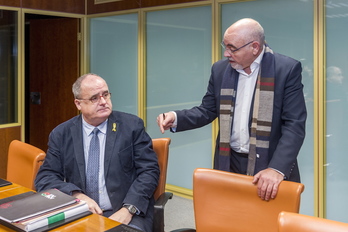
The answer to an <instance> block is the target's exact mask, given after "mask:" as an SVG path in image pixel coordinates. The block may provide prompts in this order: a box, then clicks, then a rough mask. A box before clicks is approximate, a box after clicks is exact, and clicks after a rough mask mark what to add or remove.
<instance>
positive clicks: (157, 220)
mask: <svg viewBox="0 0 348 232" xmlns="http://www.w3.org/2000/svg"><path fill="white" fill-rule="evenodd" d="M172 198H173V193H170V192H164V193H162V194H161V196H159V198H158V199H157V200H156V202H155V206H154V215H153V231H154V232H164V206H165V205H166V203H167V201H168V200H169V199H172Z"/></svg>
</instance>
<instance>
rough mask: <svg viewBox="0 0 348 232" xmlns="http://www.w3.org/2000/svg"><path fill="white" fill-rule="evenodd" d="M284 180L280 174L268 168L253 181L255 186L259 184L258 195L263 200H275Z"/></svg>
mask: <svg viewBox="0 0 348 232" xmlns="http://www.w3.org/2000/svg"><path fill="white" fill-rule="evenodd" d="M283 179H284V177H283V175H282V174H280V173H279V172H277V171H275V170H273V169H271V168H267V169H264V170H262V171H260V172H258V173H257V174H256V175H255V176H254V179H253V184H257V194H258V195H259V197H260V198H261V199H262V200H266V201H268V200H269V199H274V198H275V197H276V195H277V192H278V187H279V184H280V182H282V181H283Z"/></svg>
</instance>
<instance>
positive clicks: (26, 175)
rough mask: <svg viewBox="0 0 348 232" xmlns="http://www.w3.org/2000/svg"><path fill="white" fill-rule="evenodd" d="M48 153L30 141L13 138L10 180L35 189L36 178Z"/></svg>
mask: <svg viewBox="0 0 348 232" xmlns="http://www.w3.org/2000/svg"><path fill="white" fill-rule="evenodd" d="M45 157H46V153H45V152H44V151H42V150H41V149H39V148H37V147H34V146H32V145H30V144H28V143H24V142H21V141H18V140H13V141H12V142H11V143H10V146H9V149H8V162H7V177H6V179H7V180H8V181H11V182H13V183H16V184H19V185H22V186H24V187H27V188H30V189H32V190H35V186H34V180H35V177H36V174H37V172H38V170H39V168H40V166H41V165H42V163H43V161H44V159H45Z"/></svg>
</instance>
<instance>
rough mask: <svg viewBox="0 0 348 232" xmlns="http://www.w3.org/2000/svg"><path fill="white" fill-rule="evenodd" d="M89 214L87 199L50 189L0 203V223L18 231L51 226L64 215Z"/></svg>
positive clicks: (57, 222)
mask: <svg viewBox="0 0 348 232" xmlns="http://www.w3.org/2000/svg"><path fill="white" fill-rule="evenodd" d="M88 214H90V212H89V210H88V205H87V204H86V202H84V201H82V200H79V199H77V198H75V197H72V196H70V195H67V194H65V193H62V192H60V191H59V190H57V189H49V190H46V191H42V192H39V193H34V194H32V195H29V196H25V197H24V198H20V199H17V200H14V201H10V202H6V203H3V204H1V205H0V223H2V224H4V225H6V226H9V227H11V228H12V229H15V230H17V231H33V230H37V229H39V228H52V227H49V226H50V225H60V224H61V223H60V222H65V221H66V222H68V221H67V219H69V218H74V219H77V218H79V217H82V216H86V215H88Z"/></svg>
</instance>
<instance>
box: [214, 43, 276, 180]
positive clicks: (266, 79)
mask: <svg viewBox="0 0 348 232" xmlns="http://www.w3.org/2000/svg"><path fill="white" fill-rule="evenodd" d="M227 70H231V69H227ZM238 76H239V75H234V77H235V78H231V74H230V73H227V72H226V73H225V74H224V76H223V80H222V86H221V96H220V119H219V120H220V144H219V145H220V146H219V158H218V160H219V162H218V165H219V167H217V168H218V169H219V170H223V171H230V155H231V150H230V149H231V148H230V139H231V131H232V124H233V116H234V109H235V108H234V107H235V102H236V96H237V86H238ZM274 78H275V67H274V55H273V51H272V50H271V49H270V48H269V47H268V46H267V45H266V48H265V52H264V55H263V58H262V61H261V65H260V71H259V74H258V77H257V82H256V90H255V94H254V100H253V102H254V105H253V111H252V112H253V115H252V123H251V131H250V140H249V141H250V146H249V154H248V167H247V175H254V174H255V173H257V172H258V171H260V170H262V169H265V168H267V165H268V149H269V140H270V133H271V125H272V115H273V98H274ZM256 162H257V165H256Z"/></svg>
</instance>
